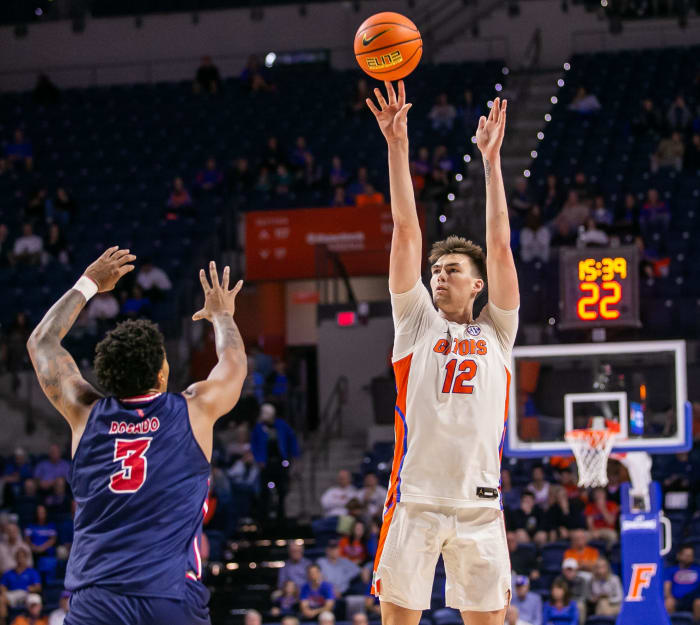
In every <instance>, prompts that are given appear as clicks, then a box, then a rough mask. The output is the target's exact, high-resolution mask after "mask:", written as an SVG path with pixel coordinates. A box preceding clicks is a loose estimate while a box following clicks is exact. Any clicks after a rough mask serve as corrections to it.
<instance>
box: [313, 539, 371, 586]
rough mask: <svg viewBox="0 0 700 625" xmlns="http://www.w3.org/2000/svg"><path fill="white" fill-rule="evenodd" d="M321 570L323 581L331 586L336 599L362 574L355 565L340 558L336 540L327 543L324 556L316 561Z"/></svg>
mask: <svg viewBox="0 0 700 625" xmlns="http://www.w3.org/2000/svg"><path fill="white" fill-rule="evenodd" d="M316 564H318V566H319V567H320V568H321V572H322V573H323V579H325V580H326V581H327V582H328V583H330V584H331V585H332V586H333V591H334V592H335V596H336V597H342V596H343V595H344V594H345V593H346V592H347V590H348V588H349V587H350V582H351V581H352V580H353V579H355V578H356V577H357V576H358V575H360V573H361V572H362V571H361V569H360V567H359V566H357V564H355V563H353V562H351V561H350V560H348V559H347V558H343V557H341V556H340V546H339V543H338V541H337V540H335V539H333V540H330V541H328V545H327V546H326V556H325V557H323V558H319V559H318V560H316Z"/></svg>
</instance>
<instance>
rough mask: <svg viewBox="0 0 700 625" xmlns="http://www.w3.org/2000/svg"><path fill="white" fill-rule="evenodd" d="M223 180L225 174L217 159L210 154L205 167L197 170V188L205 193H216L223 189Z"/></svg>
mask: <svg viewBox="0 0 700 625" xmlns="http://www.w3.org/2000/svg"><path fill="white" fill-rule="evenodd" d="M223 181H224V174H223V173H221V170H220V169H219V168H218V167H217V165H216V159H215V158H214V157H213V156H210V157H209V158H208V159H207V161H206V163H205V165H204V169H200V170H199V171H198V172H197V177H196V178H195V184H196V186H197V189H198V190H199V191H203V192H205V193H214V192H217V191H219V190H220V189H221V183H222V182H223Z"/></svg>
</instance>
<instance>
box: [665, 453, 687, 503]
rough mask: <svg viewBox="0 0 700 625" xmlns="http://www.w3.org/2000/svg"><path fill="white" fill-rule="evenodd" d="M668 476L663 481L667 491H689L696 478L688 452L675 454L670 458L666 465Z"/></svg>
mask: <svg viewBox="0 0 700 625" xmlns="http://www.w3.org/2000/svg"><path fill="white" fill-rule="evenodd" d="M665 473H666V477H665V478H664V481H663V488H664V491H665V492H668V491H674V492H679V491H680V492H686V493H687V492H688V491H690V487H691V485H692V482H693V480H694V476H693V473H694V470H693V464H692V462H691V461H690V459H689V457H688V453H687V452H685V453H678V454H674V455H673V456H671V457H670V458H668V464H667V465H666V470H665Z"/></svg>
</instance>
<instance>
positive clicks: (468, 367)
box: [442, 358, 476, 395]
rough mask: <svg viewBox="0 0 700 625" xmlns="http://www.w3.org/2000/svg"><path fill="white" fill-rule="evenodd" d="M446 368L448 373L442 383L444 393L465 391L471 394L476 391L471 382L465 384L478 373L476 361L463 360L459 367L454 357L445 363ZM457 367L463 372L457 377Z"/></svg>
mask: <svg viewBox="0 0 700 625" xmlns="http://www.w3.org/2000/svg"><path fill="white" fill-rule="evenodd" d="M445 369H446V370H447V374H446V375H445V381H444V383H443V385H442V392H443V393H464V394H467V395H469V394H471V393H473V392H474V387H473V386H472V385H471V384H465V382H469V380H471V379H472V378H473V377H474V376H475V375H476V363H475V362H474V361H473V360H463V361H462V362H460V363H459V367H458V366H457V359H456V358H453V359H452V360H450V362H448V363H447V364H446V365H445ZM455 369H459V370H460V371H461V372H462V373H460V374H459V375H458V376H457V377H456V378H455ZM453 380H454V384H453Z"/></svg>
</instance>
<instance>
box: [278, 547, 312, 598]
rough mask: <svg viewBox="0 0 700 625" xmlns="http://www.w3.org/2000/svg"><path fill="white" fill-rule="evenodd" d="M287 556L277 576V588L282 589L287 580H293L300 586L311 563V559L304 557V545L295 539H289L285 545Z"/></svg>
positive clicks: (303, 582) (304, 580) (304, 581)
mask: <svg viewBox="0 0 700 625" xmlns="http://www.w3.org/2000/svg"><path fill="white" fill-rule="evenodd" d="M287 551H288V553H289V558H287V560H285V562H284V566H283V567H282V568H281V569H280V572H279V574H278V576H277V588H278V589H280V590H281V589H282V588H283V587H284V584H285V583H286V582H288V581H292V582H294V583H295V584H296V585H297V586H298V587H299V588H301V587H302V586H303V585H304V584H305V583H306V580H307V572H308V569H309V566H310V565H311V560H308V559H306V558H305V557H304V545H303V544H302V545H300V544H298V543H296V542H295V541H290V543H289V546H288V547H287Z"/></svg>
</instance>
